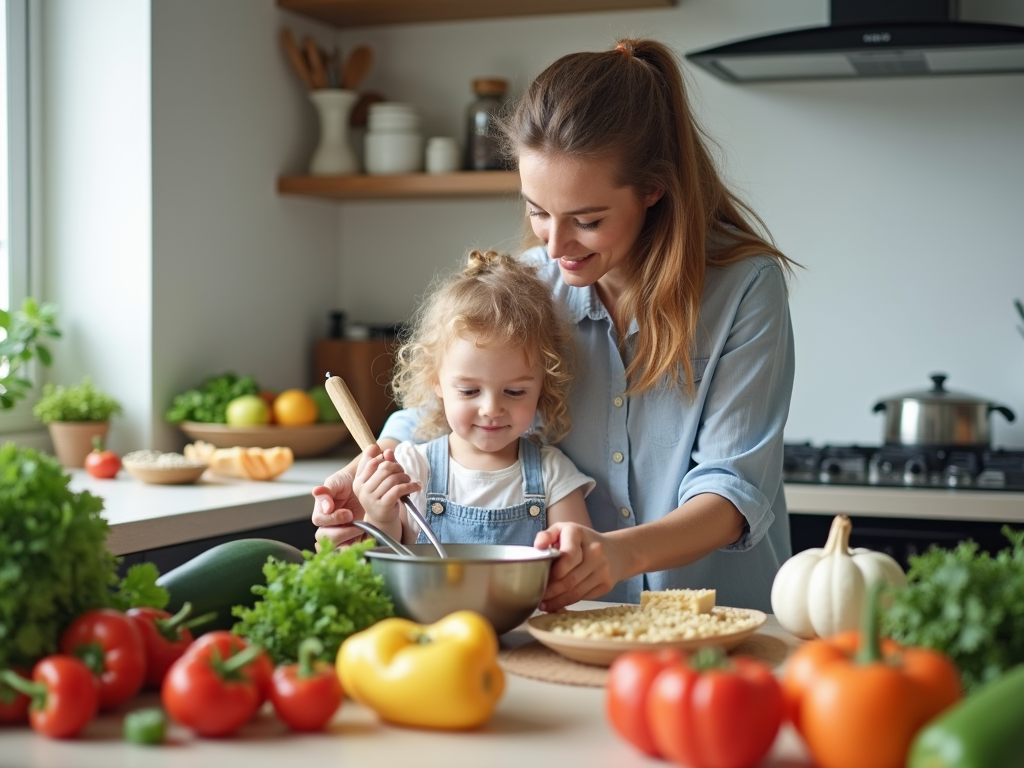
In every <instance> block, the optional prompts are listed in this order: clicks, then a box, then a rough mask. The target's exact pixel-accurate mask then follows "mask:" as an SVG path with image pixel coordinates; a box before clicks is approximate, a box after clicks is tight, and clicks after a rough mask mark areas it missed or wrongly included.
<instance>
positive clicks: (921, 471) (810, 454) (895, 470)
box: [782, 443, 1024, 491]
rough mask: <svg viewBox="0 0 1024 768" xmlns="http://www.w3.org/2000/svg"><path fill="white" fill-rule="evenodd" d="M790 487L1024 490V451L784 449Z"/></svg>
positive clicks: (894, 447) (805, 445)
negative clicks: (794, 485)
mask: <svg viewBox="0 0 1024 768" xmlns="http://www.w3.org/2000/svg"><path fill="white" fill-rule="evenodd" d="M782 478H783V480H784V481H785V482H787V483H809V484H817V485H873V486H884V487H907V488H957V489H964V490H985V491H993V490H994V491H1024V450H1004V449H995V448H970V447H966V448H965V447H962V446H957V447H954V448H943V447H934V446H905V445H881V446H863V445H825V446H813V445H811V444H810V443H799V444H795V443H791V444H787V445H786V446H785V447H784V452H783V464H782Z"/></svg>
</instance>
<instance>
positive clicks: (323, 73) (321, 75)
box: [303, 36, 327, 88]
mask: <svg viewBox="0 0 1024 768" xmlns="http://www.w3.org/2000/svg"><path fill="white" fill-rule="evenodd" d="M303 45H304V46H305V48H306V58H308V59H309V71H310V74H311V75H312V76H313V86H314V87H315V88H326V87H327V70H325V69H324V60H323V57H321V56H320V49H319V48H317V47H316V40H314V39H313V38H312V37H309V36H307V37H306V38H305V40H303Z"/></svg>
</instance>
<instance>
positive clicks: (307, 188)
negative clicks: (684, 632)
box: [277, 171, 519, 200]
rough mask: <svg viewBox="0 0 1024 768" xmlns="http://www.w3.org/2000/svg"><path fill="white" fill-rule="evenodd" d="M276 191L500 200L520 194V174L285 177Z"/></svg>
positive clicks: (347, 196)
mask: <svg viewBox="0 0 1024 768" xmlns="http://www.w3.org/2000/svg"><path fill="white" fill-rule="evenodd" d="M277 191H278V192H280V193H281V194H283V195H303V196H306V197H322V198H328V199H333V200H381V199H401V198H445V197H479V196H481V195H486V196H491V197H500V196H502V195H518V194H519V172H518V171H460V172H458V173H408V174H402V175H395V176H369V175H366V174H359V175H356V176H282V177H281V178H280V179H278V181H277Z"/></svg>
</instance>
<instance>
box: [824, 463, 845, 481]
mask: <svg viewBox="0 0 1024 768" xmlns="http://www.w3.org/2000/svg"><path fill="white" fill-rule="evenodd" d="M841 474H843V465H842V464H840V463H839V461H837V460H836V459H825V460H824V461H822V462H821V481H822V482H823V483H827V482H828V481H829V480H834V479H835V478H837V477H839V475H841Z"/></svg>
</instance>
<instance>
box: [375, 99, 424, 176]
mask: <svg viewBox="0 0 1024 768" xmlns="http://www.w3.org/2000/svg"><path fill="white" fill-rule="evenodd" d="M420 122H421V121H420V116H419V114H418V113H417V112H416V110H415V109H414V108H413V107H412V106H411V105H409V104H403V103H401V102H394V101H381V102H378V103H376V104H371V105H370V111H369V114H368V116H367V124H366V128H367V131H366V136H365V137H364V143H365V146H364V149H365V153H364V154H365V161H366V172H367V173H369V174H373V175H387V174H396V173H416V172H418V171H422V170H423V134H422V133H420Z"/></svg>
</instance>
